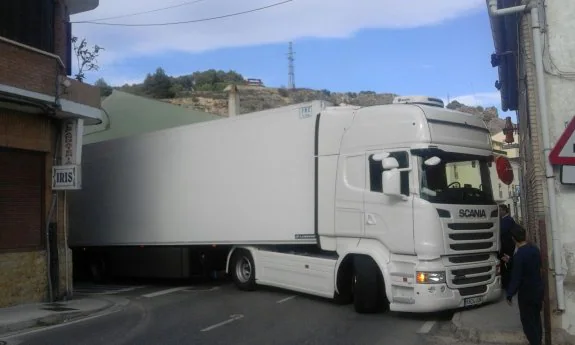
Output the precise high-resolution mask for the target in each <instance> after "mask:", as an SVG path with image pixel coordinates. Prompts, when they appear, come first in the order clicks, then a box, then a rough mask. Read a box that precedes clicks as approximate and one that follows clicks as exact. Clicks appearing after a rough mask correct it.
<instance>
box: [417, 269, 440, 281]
mask: <svg viewBox="0 0 575 345" xmlns="http://www.w3.org/2000/svg"><path fill="white" fill-rule="evenodd" d="M416 281H417V282H418V283H419V284H442V283H445V272H421V271H418V272H416Z"/></svg>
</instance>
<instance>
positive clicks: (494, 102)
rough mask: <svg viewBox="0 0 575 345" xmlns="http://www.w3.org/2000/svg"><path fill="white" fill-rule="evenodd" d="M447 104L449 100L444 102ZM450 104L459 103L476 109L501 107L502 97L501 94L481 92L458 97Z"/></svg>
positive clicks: (452, 99) (451, 99)
mask: <svg viewBox="0 0 575 345" xmlns="http://www.w3.org/2000/svg"><path fill="white" fill-rule="evenodd" d="M443 101H444V102H445V104H447V103H448V102H447V99H444V100H443ZM449 101H450V102H452V101H458V102H459V103H463V104H465V105H468V106H471V107H476V106H478V105H480V106H482V107H497V108H500V107H501V95H500V94H499V92H480V93H474V94H469V95H462V96H457V97H453V98H451V97H450V99H449Z"/></svg>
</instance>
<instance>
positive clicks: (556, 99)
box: [487, 0, 575, 344]
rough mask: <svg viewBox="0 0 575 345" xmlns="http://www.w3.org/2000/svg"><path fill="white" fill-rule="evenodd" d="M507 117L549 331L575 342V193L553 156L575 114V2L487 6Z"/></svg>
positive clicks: (493, 2)
mask: <svg viewBox="0 0 575 345" xmlns="http://www.w3.org/2000/svg"><path fill="white" fill-rule="evenodd" d="M487 6H488V9H489V14H490V24H491V29H492V32H493V38H494V42H495V53H494V54H493V55H492V56H491V62H492V65H493V66H494V67H497V68H498V71H499V80H498V82H497V87H498V89H499V91H500V92H501V100H502V108H503V110H504V111H517V119H518V126H519V137H520V150H519V151H520V169H521V170H522V173H523V179H522V184H521V199H522V201H523V202H522V208H523V210H522V211H523V215H524V217H523V218H524V224H525V225H526V227H527V230H528V232H529V234H530V237H531V239H532V240H534V241H535V242H537V244H538V245H539V246H540V248H541V251H542V254H543V256H544V269H545V273H546V277H547V280H546V283H547V289H546V291H547V294H546V301H545V302H546V303H545V307H544V316H545V322H546V329H547V330H549V331H550V332H548V333H549V334H552V335H553V337H554V339H553V344H555V343H564V342H566V343H570V344H573V343H575V226H574V224H575V212H573V209H575V188H573V186H567V185H563V184H561V182H560V178H559V177H560V167H558V166H552V165H551V164H550V163H549V159H548V155H549V152H550V150H551V149H552V148H553V146H554V145H555V143H556V142H557V140H558V138H559V137H560V136H561V134H562V133H563V131H564V130H565V126H566V123H567V122H569V121H570V120H571V119H572V118H573V116H574V115H575V99H574V98H573V95H575V22H574V21H573V20H572V17H573V16H574V15H575V2H573V1H572V0H553V1H543V0H533V1H521V0H487Z"/></svg>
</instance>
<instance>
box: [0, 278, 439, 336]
mask: <svg viewBox="0 0 575 345" xmlns="http://www.w3.org/2000/svg"><path fill="white" fill-rule="evenodd" d="M114 289H115V290H114ZM80 291H84V292H89V293H106V294H107V293H111V294H115V295H116V296H123V297H127V298H129V299H130V301H131V303H130V304H129V305H128V306H127V307H126V308H125V309H123V310H120V311H117V312H114V313H111V314H108V315H105V316H102V317H98V318H93V319H89V320H85V321H83V322H77V323H73V324H70V325H65V326H59V327H56V328H51V329H46V330H42V331H40V332H36V333H32V334H23V335H20V336H17V337H16V338H12V339H10V340H9V342H8V345H103V344H106V345H120V344H122V345H128V344H134V345H147V344H150V345H158V344H162V345H175V344H186V345H189V344H194V345H196V344H197V345H202V344H209V345H218V344H222V345H223V344H234V345H259V344H262V345H274V344H277V345H288V344H289V345H295V344H297V345H300V344H301V345H304V344H330V345H332V344H333V345H336V344H342V345H343V344H345V345H355V344H357V345H360V344H361V345H363V344H365V345H380V344H381V345H383V344H385V345H394V344H397V345H416V344H418V345H419V344H425V343H426V341H427V340H429V339H428V338H426V336H425V335H422V334H418V331H419V332H421V330H422V329H426V328H429V326H430V325H432V324H433V323H434V322H435V321H446V320H448V319H449V315H445V314H441V315H436V314H432V315H405V314H396V313H386V314H376V315H360V314H357V313H355V312H354V310H353V306H351V305H347V306H339V305H336V304H334V303H332V302H331V301H329V300H324V299H319V298H314V297H309V296H305V295H296V294H293V293H291V292H289V291H281V290H273V289H265V288H260V289H259V290H258V291H255V292H242V291H238V290H236V289H235V287H234V286H232V285H229V284H224V285H220V286H194V287H185V286H152V287H138V288H136V287H116V288H100V290H98V289H90V287H84V288H83V289H81V290H80ZM433 343H435V342H433Z"/></svg>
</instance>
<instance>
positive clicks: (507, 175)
mask: <svg viewBox="0 0 575 345" xmlns="http://www.w3.org/2000/svg"><path fill="white" fill-rule="evenodd" d="M495 170H497V176H498V177H499V179H500V180H501V182H503V183H505V184H506V185H508V186H509V185H510V184H512V183H513V179H514V176H513V167H512V166H511V163H509V159H507V157H503V156H499V157H497V158H496V159H495Z"/></svg>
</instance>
